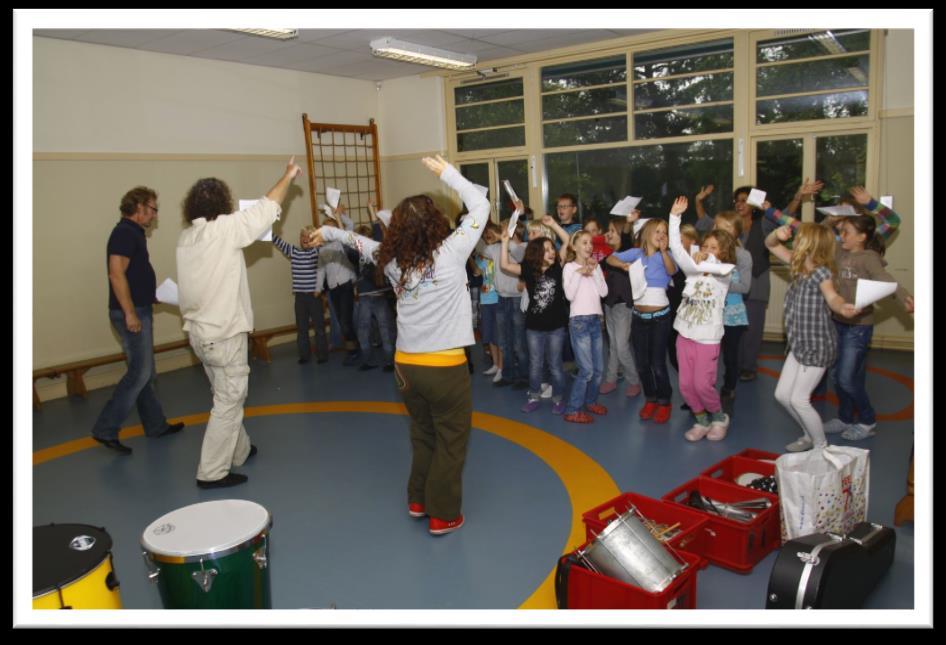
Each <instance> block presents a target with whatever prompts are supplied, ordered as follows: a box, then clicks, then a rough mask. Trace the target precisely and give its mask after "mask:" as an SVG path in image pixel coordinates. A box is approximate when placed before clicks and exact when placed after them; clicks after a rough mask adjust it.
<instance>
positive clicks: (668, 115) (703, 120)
mask: <svg viewBox="0 0 946 645" xmlns="http://www.w3.org/2000/svg"><path fill="white" fill-rule="evenodd" d="M732 124H733V116H732V105H719V106H715V107H707V108H696V109H692V110H669V111H666V112H648V113H646V114H638V115H637V116H635V117H634V127H635V133H636V135H637V138H638V139H656V138H660V137H679V136H685V135H690V134H712V133H716V132H731V131H732V129H733V125H732Z"/></svg>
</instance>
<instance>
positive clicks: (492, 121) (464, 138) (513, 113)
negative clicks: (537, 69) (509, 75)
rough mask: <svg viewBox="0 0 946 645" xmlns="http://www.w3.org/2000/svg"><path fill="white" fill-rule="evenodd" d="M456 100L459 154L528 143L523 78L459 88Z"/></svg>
mask: <svg viewBox="0 0 946 645" xmlns="http://www.w3.org/2000/svg"><path fill="white" fill-rule="evenodd" d="M453 97H454V114H455V116H456V135H457V151H458V152H469V151H471V150H487V149H491V148H510V147H519V146H524V145H525V144H526V129H525V125H524V123H525V110H524V101H523V98H522V79H511V80H503V81H498V82H494V83H484V84H479V85H469V86H461V87H457V88H456V89H454V91H453ZM510 126H512V127H510Z"/></svg>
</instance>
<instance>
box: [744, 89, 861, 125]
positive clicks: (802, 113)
mask: <svg viewBox="0 0 946 645" xmlns="http://www.w3.org/2000/svg"><path fill="white" fill-rule="evenodd" d="M854 116H867V92H866V91H862V92H844V93H841V94H819V95H817V96H797V97H794V98H787V99H768V100H764V101H757V102H756V123H759V124H765V123H784V122H788V121H808V120H812V119H842V118H847V117H854Z"/></svg>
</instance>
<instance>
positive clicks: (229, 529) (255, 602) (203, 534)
mask: <svg viewBox="0 0 946 645" xmlns="http://www.w3.org/2000/svg"><path fill="white" fill-rule="evenodd" d="M272 526H273V518H272V515H270V513H269V511H267V510H266V509H265V508H263V507H262V506H260V505H259V504H257V503H255V502H249V501H246V500H241V499H225V500H217V501H213V502H202V503H200V504H192V505H190V506H185V507H184V508H179V509H177V510H175V511H171V512H170V513H168V514H167V515H164V516H162V517H159V518H158V519H156V520H155V521H154V522H152V523H151V524H150V525H149V526H148V528H146V529H145V531H144V534H143V535H142V536H141V546H142V549H143V551H142V556H144V559H145V562H146V564H147V565H148V571H149V573H148V577H149V578H150V579H151V581H152V582H153V583H155V584H156V585H157V587H158V592H159V593H160V594H161V602H162V604H163V605H164V608H165V609H271V608H272V600H271V597H270V583H269V533H270V529H271V528H272Z"/></svg>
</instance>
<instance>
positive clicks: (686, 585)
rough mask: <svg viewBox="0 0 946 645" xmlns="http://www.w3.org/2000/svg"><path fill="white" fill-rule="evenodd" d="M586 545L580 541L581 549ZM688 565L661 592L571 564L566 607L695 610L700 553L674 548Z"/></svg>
mask: <svg viewBox="0 0 946 645" xmlns="http://www.w3.org/2000/svg"><path fill="white" fill-rule="evenodd" d="M587 546H588V544H587V543H585V544H582V545H581V548H582V549H584V548H585V547H587ZM677 555H678V556H680V559H681V560H683V561H685V562H686V563H687V564H688V565H689V566H688V567H687V568H686V569H685V570H684V571H683V572H682V573H681V574H680V575H679V576H677V578H676V579H675V580H674V581H673V582H671V583H670V585H669V586H668V587H667V588H666V589H664V590H663V591H661V592H658V593H651V592H649V591H646V590H645V589H641V588H640V587H636V586H634V585H629V584H627V583H626V582H621V581H620V580H615V579H614V578H610V577H608V576H603V575H601V574H600V573H595V572H594V571H589V570H588V569H584V568H582V567H580V566H573V567H571V569H570V570H569V573H568V592H567V595H568V599H567V605H568V609H696V574H697V571H698V570H699V568H700V556H698V555H694V554H692V553H687V552H686V551H677Z"/></svg>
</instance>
